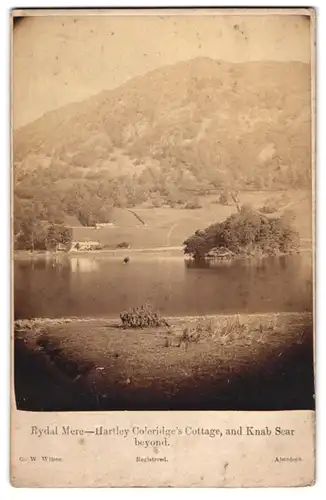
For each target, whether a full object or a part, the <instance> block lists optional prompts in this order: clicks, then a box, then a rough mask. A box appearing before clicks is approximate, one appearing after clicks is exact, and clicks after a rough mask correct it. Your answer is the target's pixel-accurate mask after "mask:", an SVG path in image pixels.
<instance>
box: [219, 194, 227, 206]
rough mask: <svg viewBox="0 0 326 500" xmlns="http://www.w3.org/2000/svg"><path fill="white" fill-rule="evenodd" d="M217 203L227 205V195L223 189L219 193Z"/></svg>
mask: <svg viewBox="0 0 326 500" xmlns="http://www.w3.org/2000/svg"><path fill="white" fill-rule="evenodd" d="M218 203H219V204H220V205H228V204H229V196H228V194H227V193H226V192H225V191H224V192H223V193H221V194H220V197H219V199H218Z"/></svg>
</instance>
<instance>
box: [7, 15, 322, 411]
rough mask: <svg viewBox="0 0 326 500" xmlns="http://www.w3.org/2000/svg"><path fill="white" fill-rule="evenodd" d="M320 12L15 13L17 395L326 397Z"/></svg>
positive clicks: (188, 400) (146, 402)
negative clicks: (321, 375) (320, 281)
mask: <svg viewBox="0 0 326 500" xmlns="http://www.w3.org/2000/svg"><path fill="white" fill-rule="evenodd" d="M303 12H304V13H301V14H300V13H297V11H296V10H295V9H287V10H286V12H284V14H283V15H280V13H278V14H274V13H273V9H265V12H261V11H255V10H254V9H251V10H249V11H248V9H247V10H244V9H243V11H242V10H241V9H236V10H234V11H232V12H231V13H230V12H223V11H219V12H218V13H217V12H216V11H214V10H213V11H212V12H209V10H208V11H207V9H206V10H205V11H204V12H203V11H201V9H188V10H175V11H173V10H171V9H170V10H168V11H166V10H164V9H161V10H160V9H152V10H149V11H148V10H142V9H139V10H125V11H121V10H114V9H112V10H111V9H106V10H104V11H102V12H101V13H99V12H97V11H96V10H94V11H92V10H90V11H89V12H88V15H85V12H84V13H83V11H82V10H79V11H78V10H73V11H69V10H67V11H58V12H56V11H55V10H52V11H41V10H38V11H35V12H33V11H28V10H27V11H18V10H17V11H14V12H13V14H12V82H11V89H12V91H11V97H12V110H11V111H12V112H11V115H12V116H11V118H12V121H11V128H12V175H11V178H12V193H11V194H12V280H13V285H12V289H13V304H12V316H13V342H12V345H13V379H12V383H13V391H14V400H15V405H16V408H17V410H20V411H25V412H80V411H83V412H84V411H85V412H103V411H104V412H109V411H117V410H134V411H140V410H148V411H157V410H162V411H167V410H169V411H171V410H172V411H176V410H179V411H186V410H196V411H199V410H200V411H246V412H257V411H258V412H263V411H265V412H266V411H282V410H310V411H313V410H314V409H315V395H314V252H315V245H314V211H315V199H314V183H315V178H314V168H315V165H314V161H315V149H314V148H315V144H314V140H315V139H314V120H315V116H314V113H315V109H314V92H315V90H314V85H315V82H314V71H315V66H314V65H315V62H314V57H315V56H314V29H315V28H314V24H313V22H312V21H313V19H312V15H313V13H312V11H309V10H305V11H303Z"/></svg>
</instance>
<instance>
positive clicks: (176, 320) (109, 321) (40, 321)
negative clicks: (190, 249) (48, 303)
mask: <svg viewBox="0 0 326 500" xmlns="http://www.w3.org/2000/svg"><path fill="white" fill-rule="evenodd" d="M298 316H302V317H305V318H309V317H311V318H312V317H313V313H312V311H296V312H258V313H256V312H253V313H216V314H205V315H191V316H167V317H165V319H166V320H167V321H168V322H170V323H171V324H172V325H173V324H180V323H183V322H195V321H198V320H204V319H208V320H209V319H234V318H237V319H239V320H242V321H243V320H245V319H246V318H247V319H251V320H259V319H266V318H268V317H273V318H277V317H283V318H284V319H285V318H287V319H290V318H291V317H298ZM65 323H66V324H70V323H93V324H99V325H100V324H103V323H105V324H106V326H111V327H117V326H118V325H117V324H119V327H121V328H122V324H121V325H120V323H121V320H120V317H118V316H115V317H103V316H99V317H94V316H89V317H78V316H71V317H58V318H42V317H38V318H23V319H16V320H14V321H13V326H14V327H15V326H21V327H24V326H26V325H28V324H29V325H30V326H31V327H32V326H41V325H44V326H46V325H49V326H51V325H61V324H65ZM150 329H151V328H144V329H143V330H145V331H146V330H150Z"/></svg>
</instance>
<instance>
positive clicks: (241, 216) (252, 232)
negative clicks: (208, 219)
mask: <svg viewBox="0 0 326 500" xmlns="http://www.w3.org/2000/svg"><path fill="white" fill-rule="evenodd" d="M298 247H299V234H298V233H297V232H296V231H295V230H294V229H293V228H292V226H291V224H290V223H289V222H288V221H287V220H286V219H285V218H283V217H280V218H268V217H266V216H265V215H262V214H260V213H257V212H255V211H253V210H251V209H243V210H240V212H238V213H236V214H232V215H231V216H230V217H228V218H227V219H226V220H225V221H223V222H221V223H216V224H212V225H211V226H209V227H208V228H206V229H204V230H197V231H196V232H195V234H193V235H192V236H190V237H189V238H188V239H187V240H186V241H185V242H184V252H185V254H188V255H190V256H191V257H193V258H194V259H196V260H202V259H205V258H206V256H207V255H208V253H209V252H211V251H212V250H213V249H219V248H223V249H226V250H229V251H230V252H232V254H235V255H242V254H247V255H248V254H250V255H257V254H259V255H275V254H279V253H282V254H283V253H291V252H293V251H296V250H297V249H298Z"/></svg>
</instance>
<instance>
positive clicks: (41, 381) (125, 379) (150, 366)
mask: <svg viewBox="0 0 326 500" xmlns="http://www.w3.org/2000/svg"><path fill="white" fill-rule="evenodd" d="M169 319H170V318H169ZM171 320H172V321H171ZM171 320H170V326H169V327H166V326H161V327H157V328H151V327H149V328H143V329H140V328H122V324H121V322H120V321H119V323H118V322H117V320H116V319H108V318H105V319H103V318H87V319H82V318H80V319H79V320H77V319H75V318H74V319H72V318H65V319H62V318H56V319H53V320H50V319H49V318H43V319H42V320H40V319H34V320H22V321H17V322H15V328H14V332H13V340H14V359H15V397H16V405H17V408H18V409H20V410H26V411H109V410H110V411H112V410H116V411H118V410H132V411H135V410H169V411H171V410H224V411H231V410H233V411H240V410H242V411H254V410H255V411H257V410H258V411H259V410H264V411H275V410H299V409H313V408H314V399H313V394H314V378H313V330H314V329H313V322H312V313H299V312H297V313H262V314H257V313H254V314H232V315H209V316H208V315H207V316H191V317H189V316H184V317H180V316H179V317H173V318H171ZM203 320H204V321H203Z"/></svg>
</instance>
